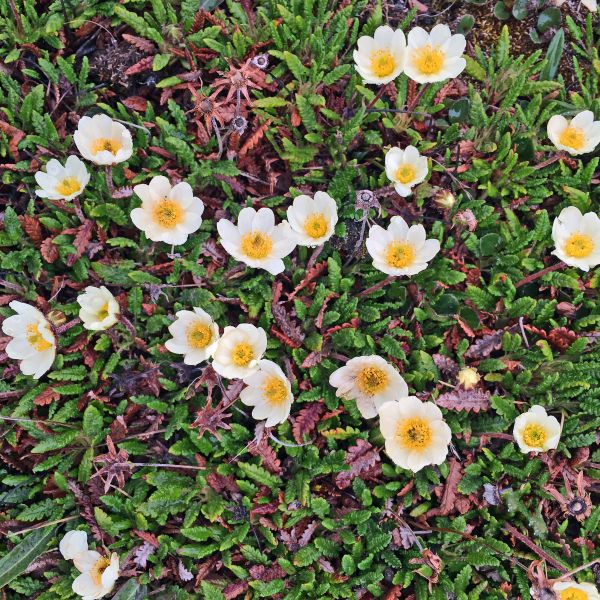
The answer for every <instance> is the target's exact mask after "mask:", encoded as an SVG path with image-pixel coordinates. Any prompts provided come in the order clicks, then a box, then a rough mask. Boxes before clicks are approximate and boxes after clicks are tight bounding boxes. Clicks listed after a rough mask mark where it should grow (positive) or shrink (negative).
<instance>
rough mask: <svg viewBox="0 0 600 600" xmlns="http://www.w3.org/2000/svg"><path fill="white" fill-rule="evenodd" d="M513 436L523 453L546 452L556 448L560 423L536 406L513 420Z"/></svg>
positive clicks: (542, 408) (543, 409)
mask: <svg viewBox="0 0 600 600" xmlns="http://www.w3.org/2000/svg"><path fill="white" fill-rule="evenodd" d="M513 436H514V438H515V441H516V442H517V444H518V445H519V449H520V450H521V452H523V453H525V454H526V453H527V452H535V453H536V454H537V453H538V452H546V451H547V450H553V449H555V448H556V447H557V446H558V442H559V440H560V423H559V422H558V420H557V419H556V417H552V416H550V415H548V414H546V409H545V408H544V407H543V406H538V405H537V404H536V405H534V406H532V407H531V408H530V409H529V410H528V411H527V412H526V413H523V414H521V415H519V416H518V417H517V418H516V419H515V425H514V428H513Z"/></svg>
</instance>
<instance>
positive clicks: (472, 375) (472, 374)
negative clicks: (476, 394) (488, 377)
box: [456, 367, 481, 390]
mask: <svg viewBox="0 0 600 600" xmlns="http://www.w3.org/2000/svg"><path fill="white" fill-rule="evenodd" d="M456 379H457V381H458V384H459V385H460V386H462V387H463V388H464V389H465V390H472V389H473V388H474V387H477V384H478V383H479V380H480V379H481V376H480V375H479V373H478V372H477V369H474V368H473V367H463V368H462V369H461V370H460V371H459V372H458V375H457V376H456Z"/></svg>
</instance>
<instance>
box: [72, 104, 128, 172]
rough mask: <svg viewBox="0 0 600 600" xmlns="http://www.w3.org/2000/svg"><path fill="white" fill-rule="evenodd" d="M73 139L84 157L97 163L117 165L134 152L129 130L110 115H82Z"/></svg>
mask: <svg viewBox="0 0 600 600" xmlns="http://www.w3.org/2000/svg"><path fill="white" fill-rule="evenodd" d="M73 140H74V141H75V145H76V146H77V149H78V150H79V153H80V154H81V156H83V158H86V159H87V160H91V161H92V162H93V163H96V164H97V165H115V164H117V163H121V162H123V161H125V160H127V159H128V158H129V157H130V156H131V154H132V152H133V141H132V139H131V133H130V132H129V130H128V129H127V128H126V127H125V126H124V125H122V124H121V123H119V122H118V121H113V120H112V119H111V118H110V117H109V116H108V115H94V116H93V117H91V118H90V117H81V119H79V123H78V124H77V131H75V133H74V134H73Z"/></svg>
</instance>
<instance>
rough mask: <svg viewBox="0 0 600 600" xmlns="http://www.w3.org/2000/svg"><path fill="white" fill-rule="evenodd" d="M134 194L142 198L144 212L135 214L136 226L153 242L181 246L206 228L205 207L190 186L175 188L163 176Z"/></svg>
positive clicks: (154, 178)
mask: <svg viewBox="0 0 600 600" xmlns="http://www.w3.org/2000/svg"><path fill="white" fill-rule="evenodd" d="M133 191H134V192H135V193H136V194H137V195H138V196H139V197H140V198H141V200H142V206H141V208H134V209H133V210H132V211H131V220H132V221H133V224H134V225H135V226H136V227H137V228H138V229H141V230H142V231H143V232H144V233H145V234H146V237H148V239H150V240H152V241H153V242H166V243H167V244H173V245H176V246H179V245H181V244H185V243H186V241H187V239H188V236H189V235H190V234H191V233H194V232H195V231H197V230H198V229H199V228H200V225H202V213H203V212H204V204H203V203H202V200H200V198H196V196H194V192H193V191H192V187H191V186H190V184H189V183H186V182H185V181H182V182H180V183H178V184H177V185H174V186H171V184H170V182H169V180H168V179H167V178H166V177H163V176H162V175H159V176H157V177H153V178H152V179H151V180H150V183H149V184H145V183H142V184H139V185H136V186H135V187H134V188H133Z"/></svg>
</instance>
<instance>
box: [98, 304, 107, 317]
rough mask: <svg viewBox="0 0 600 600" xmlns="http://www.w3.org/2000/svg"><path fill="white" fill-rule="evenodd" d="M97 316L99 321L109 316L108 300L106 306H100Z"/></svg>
mask: <svg viewBox="0 0 600 600" xmlns="http://www.w3.org/2000/svg"><path fill="white" fill-rule="evenodd" d="M97 317H98V320H99V321H104V319H106V317H108V302H107V303H106V304H105V305H104V306H102V307H100V309H99V310H98V313H97Z"/></svg>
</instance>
